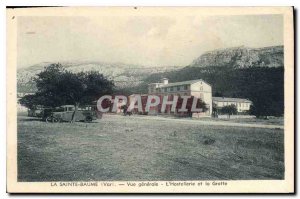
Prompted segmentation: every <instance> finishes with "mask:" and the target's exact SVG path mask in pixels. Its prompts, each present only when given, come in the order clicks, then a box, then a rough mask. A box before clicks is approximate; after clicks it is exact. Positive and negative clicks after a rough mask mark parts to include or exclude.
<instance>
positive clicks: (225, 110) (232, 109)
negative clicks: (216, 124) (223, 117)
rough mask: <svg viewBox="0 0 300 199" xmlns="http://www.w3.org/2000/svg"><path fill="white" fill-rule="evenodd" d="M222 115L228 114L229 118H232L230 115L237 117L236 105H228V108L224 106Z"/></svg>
mask: <svg viewBox="0 0 300 199" xmlns="http://www.w3.org/2000/svg"><path fill="white" fill-rule="evenodd" d="M221 113H223V114H227V115H228V117H229V118H230V115H235V114H237V109H236V106H235V105H234V104H231V105H228V106H223V107H222V108H221Z"/></svg>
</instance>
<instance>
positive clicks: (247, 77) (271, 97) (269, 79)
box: [129, 65, 284, 116]
mask: <svg viewBox="0 0 300 199" xmlns="http://www.w3.org/2000/svg"><path fill="white" fill-rule="evenodd" d="M163 77H166V78H169V82H179V81H187V80H194V79H203V80H204V81H206V82H208V83H209V84H211V85H212V89H213V96H216V97H239V98H247V99H250V100H251V101H252V102H253V106H252V107H251V113H252V114H254V115H256V116H282V115H283V113H284V67H276V68H270V67H249V68H235V67H231V66H230V65H228V66H215V67H206V68H203V67H191V66H188V67H185V68H183V69H181V70H177V71H172V72H166V73H157V74H152V75H150V76H148V77H147V78H145V79H144V82H143V83H142V84H140V85H139V86H137V87H134V88H131V89H129V90H130V92H131V93H147V91H148V90H147V88H148V84H149V83H153V82H159V81H160V79H161V78H163Z"/></svg>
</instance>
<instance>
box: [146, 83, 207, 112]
mask: <svg viewBox="0 0 300 199" xmlns="http://www.w3.org/2000/svg"><path fill="white" fill-rule="evenodd" d="M148 93H149V94H156V95H161V96H166V95H168V96H172V95H173V96H175V95H176V96H193V97H195V98H198V99H201V100H202V101H203V102H205V103H206V105H207V108H208V110H207V111H206V112H204V113H194V114H193V117H197V116H211V114H212V88H211V85H210V84H208V83H207V82H205V81H203V80H202V79H197V80H190V81H183V82H175V83H169V80H168V79H167V78H163V79H162V81H161V82H160V83H151V84H149V85H148Z"/></svg>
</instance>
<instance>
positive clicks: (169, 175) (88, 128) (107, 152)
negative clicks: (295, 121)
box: [18, 115, 284, 181]
mask: <svg viewBox="0 0 300 199" xmlns="http://www.w3.org/2000/svg"><path fill="white" fill-rule="evenodd" d="M283 143H284V135H283V130H282V129H264V128H244V127H243V128H242V127H225V126H209V125H203V124H193V123H187V124H185V123H183V122H177V120H176V119H174V121H151V120H149V121H148V120H142V119H138V118H132V117H124V116H109V115H105V116H104V117H103V119H101V120H98V121H97V122H94V123H89V124H86V123H79V122H78V123H75V124H69V123H58V124H49V123H45V122H41V121H37V120H35V119H33V118H28V117H24V116H19V117H18V180H19V181H73V180H76V181H89V180H97V181H102V180H112V181H113V180H147V181H148V180H250V179H283V178H284V146H283Z"/></svg>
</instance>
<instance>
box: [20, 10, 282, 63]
mask: <svg viewBox="0 0 300 199" xmlns="http://www.w3.org/2000/svg"><path fill="white" fill-rule="evenodd" d="M242 45H244V46H247V47H265V46H272V45H283V17H282V16H281V15H257V16H254V15H250V16H213V17H212V16H210V17H198V16H197V17H193V16H184V17H183V16H181V17H179V16H178V17H165V16H158V17H153V16H149V17H142V16H139V17H134V16H127V17H124V16H122V17H99V18H95V17H94V18H90V17H18V67H19V68H20V67H26V66H30V65H33V64H37V63H40V62H63V61H102V62H122V63H129V64H139V65H145V66H166V65H167V66H168V65H188V64H190V63H191V62H192V61H193V59H195V58H197V57H198V56H200V55H201V54H202V53H204V52H205V51H209V50H214V49H218V48H227V47H235V46H242Z"/></svg>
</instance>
